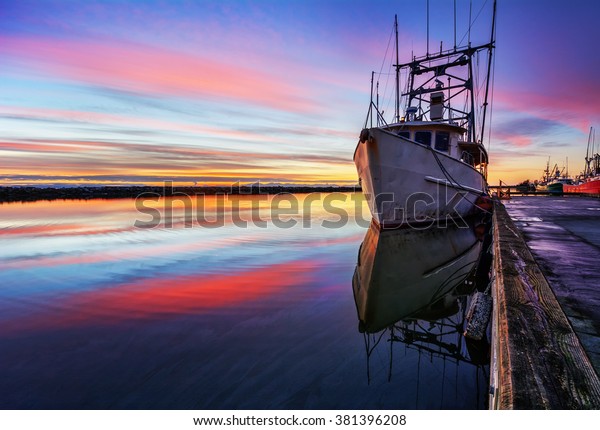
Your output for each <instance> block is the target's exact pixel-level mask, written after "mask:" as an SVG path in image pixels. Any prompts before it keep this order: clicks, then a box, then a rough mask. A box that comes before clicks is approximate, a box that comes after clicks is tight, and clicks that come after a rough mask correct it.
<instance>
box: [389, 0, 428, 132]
mask: <svg viewBox="0 0 600 430" xmlns="http://www.w3.org/2000/svg"><path fill="white" fill-rule="evenodd" d="M428 1H429V0H428ZM394 28H395V29H396V122H400V61H399V60H398V15H394ZM428 43H429V42H428Z"/></svg>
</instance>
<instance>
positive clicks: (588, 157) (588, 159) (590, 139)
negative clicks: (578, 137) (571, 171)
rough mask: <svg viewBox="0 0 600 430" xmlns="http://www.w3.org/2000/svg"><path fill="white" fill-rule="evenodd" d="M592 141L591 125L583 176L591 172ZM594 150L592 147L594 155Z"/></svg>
mask: <svg viewBox="0 0 600 430" xmlns="http://www.w3.org/2000/svg"><path fill="white" fill-rule="evenodd" d="M590 143H592V127H590V134H589V135H588V144H587V150H586V152H585V170H584V172H583V176H588V175H589V174H590V171H591V169H590V161H592V159H591V158H590ZM593 152H594V150H593V149H592V155H593Z"/></svg>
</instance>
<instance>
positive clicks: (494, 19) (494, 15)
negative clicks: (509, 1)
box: [481, 0, 496, 143]
mask: <svg viewBox="0 0 600 430" xmlns="http://www.w3.org/2000/svg"><path fill="white" fill-rule="evenodd" d="M495 31H496V0H494V11H493V15H492V36H491V38H490V49H489V51H488V67H487V79H486V82H485V99H484V101H483V119H482V120H481V142H482V143H483V135H484V128H485V116H486V113H487V106H488V92H489V89H490V71H491V69H492V49H493V48H494V43H495V40H494V39H495V37H496V35H495Z"/></svg>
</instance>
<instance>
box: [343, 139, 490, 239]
mask: <svg viewBox="0 0 600 430" xmlns="http://www.w3.org/2000/svg"><path fill="white" fill-rule="evenodd" d="M369 136H370V137H369V138H368V139H367V140H366V141H365V142H364V143H360V142H359V144H358V146H357V148H356V151H355V153H354V163H355V164H356V169H357V171H358V175H359V178H360V182H361V186H362V189H363V192H364V194H365V196H366V198H367V201H368V204H369V209H370V210H371V214H372V216H373V219H374V220H375V221H376V222H377V223H378V224H379V226H380V227H382V228H387V227H391V228H393V227H397V226H400V225H417V224H423V223H425V224H427V223H432V222H434V221H439V220H445V219H449V218H461V217H466V216H468V215H470V214H472V213H474V212H477V211H478V208H477V206H476V202H477V198H478V197H479V196H482V195H486V194H487V183H486V181H485V179H484V177H483V175H482V174H481V173H480V172H479V171H477V170H476V169H475V168H474V167H473V166H471V165H469V164H467V163H465V162H463V161H461V160H458V159H455V158H452V157H450V156H448V155H446V154H444V153H442V152H438V151H435V150H433V149H431V148H428V147H426V146H424V145H421V144H419V143H416V142H413V141H410V140H407V139H404V138H402V137H399V136H397V135H395V134H393V133H391V132H388V131H385V130H382V129H380V128H372V129H370V130H369Z"/></svg>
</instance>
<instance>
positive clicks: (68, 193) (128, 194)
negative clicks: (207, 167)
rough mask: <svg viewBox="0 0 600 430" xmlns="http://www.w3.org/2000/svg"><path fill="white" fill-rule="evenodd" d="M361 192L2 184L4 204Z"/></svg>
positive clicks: (262, 187) (343, 188)
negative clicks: (51, 186)
mask: <svg viewBox="0 0 600 430" xmlns="http://www.w3.org/2000/svg"><path fill="white" fill-rule="evenodd" d="M354 191H361V189H360V187H355V186H330V185H324V186H302V185H294V186H286V185H260V186H257V185H247V186H245V185H243V186H239V187H238V186H235V187H233V186H216V187H192V186H187V187H164V186H102V187H68V188H38V187H0V203H10V202H34V201H38V200H91V199H127V198H130V199H133V198H136V197H138V196H139V195H141V194H144V193H151V194H154V195H159V196H172V195H176V194H185V195H202V194H203V195H217V194H228V195H251V194H253V195H256V194H282V193H285V194H306V193H334V192H341V193H346V192H354Z"/></svg>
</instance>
